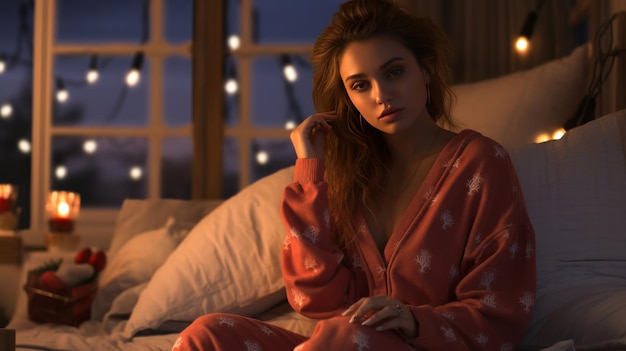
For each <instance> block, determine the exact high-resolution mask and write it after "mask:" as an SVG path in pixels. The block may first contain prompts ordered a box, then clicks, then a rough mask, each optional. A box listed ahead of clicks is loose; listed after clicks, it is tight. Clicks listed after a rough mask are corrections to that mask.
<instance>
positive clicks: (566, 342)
mask: <svg viewBox="0 0 626 351" xmlns="http://www.w3.org/2000/svg"><path fill="white" fill-rule="evenodd" d="M588 51H589V48H588V47H587V46H581V47H579V48H577V49H576V50H574V51H573V52H572V53H571V54H570V55H568V56H567V57H563V58H561V59H558V60H554V61H551V62H548V63H545V64H543V65H541V66H538V67H535V68H533V69H530V70H527V71H523V72H517V73H514V74H511V75H507V76H504V77H499V78H496V79H491V80H487V81H482V82H477V83H471V84H464V85H457V86H455V92H456V94H457V96H458V101H457V105H456V106H455V108H454V111H453V113H454V117H455V118H456V120H457V122H458V126H457V128H473V129H476V130H478V131H480V132H482V133H483V134H485V135H487V136H489V137H491V138H493V139H495V140H497V141H499V142H500V143H502V144H503V145H504V146H505V147H506V148H507V149H508V150H509V152H510V154H511V157H512V159H513V161H514V164H515V166H516V168H517V170H518V174H519V177H520V181H521V184H522V188H523V189H522V190H523V192H524V195H525V197H526V201H527V205H528V209H529V214H530V216H531V220H532V222H533V225H534V226H535V230H536V238H537V262H538V276H537V281H538V293H537V297H536V300H535V312H534V315H533V319H532V322H531V325H530V326H529V329H528V331H527V333H526V336H525V338H524V340H523V342H522V345H521V346H520V350H542V349H543V350H606V349H612V350H622V349H623V350H626V322H625V321H626V250H624V248H626V232H625V229H624V228H626V216H625V214H626V158H625V155H626V142H625V140H626V139H625V136H626V110H622V111H617V112H614V113H611V114H609V115H606V116H602V117H599V118H597V119H596V120H594V121H592V122H589V123H587V124H585V125H583V126H580V127H577V128H574V129H572V130H570V131H569V132H568V133H567V134H566V135H565V136H564V137H563V138H561V139H560V140H553V141H548V142H543V143H539V144H537V143H535V138H536V136H537V135H539V134H545V133H552V132H553V131H554V130H556V129H557V128H559V127H560V126H562V125H563V123H564V121H565V120H566V119H568V118H569V117H570V116H571V115H572V114H573V113H574V112H575V110H576V107H577V105H578V102H579V101H580V99H581V98H582V96H583V95H584V93H585V89H586V82H587V76H588V69H589V52H588ZM292 174H293V168H292V167H287V168H285V169H281V170H279V171H277V172H276V173H274V174H271V175H269V176H267V177H265V178H263V179H261V180H259V181H257V182H255V183H253V184H251V185H250V186H248V187H247V188H245V189H243V190H241V191H240V192H239V193H238V194H236V195H235V196H233V197H231V198H229V199H227V200H224V201H221V200H207V201H182V200H169V199H159V200H126V201H125V202H124V204H123V206H122V208H121V211H120V214H119V216H118V219H117V224H116V227H115V230H114V232H113V233H112V237H111V242H110V246H109V249H108V254H109V264H108V266H107V268H106V269H105V270H104V271H103V272H102V275H101V276H100V279H99V282H98V292H97V295H96V298H95V300H94V303H93V305H92V310H91V312H92V313H91V320H89V321H86V322H84V323H83V324H81V325H80V326H79V327H71V326H65V325H58V324H37V323H34V322H31V321H29V320H28V316H27V308H26V304H27V301H26V295H25V294H24V293H20V296H19V299H18V306H16V312H15V314H14V316H13V318H12V320H11V322H10V324H9V325H8V326H7V328H9V329H15V330H16V331H17V332H16V341H17V344H18V348H17V350H29V349H32V348H29V347H23V346H25V345H35V346H37V345H39V346H42V347H44V348H43V349H46V348H47V349H50V350H87V349H90V350H169V349H171V347H172V345H173V343H174V341H175V339H176V337H177V332H178V331H179V330H181V329H182V328H184V327H185V326H186V325H188V323H189V322H190V321H192V320H193V319H194V318H196V317H198V316H200V315H202V314H204V313H207V312H211V311H224V312H230V313H239V314H244V315H248V316H254V317H257V318H260V319H262V320H266V321H269V322H271V323H274V324H277V325H280V326H283V327H286V328H289V329H291V330H294V331H296V332H300V333H303V334H308V333H310V332H311V331H312V329H313V327H314V326H315V321H314V320H310V319H307V318H305V317H302V316H300V315H299V314H297V313H295V312H293V310H291V308H290V307H289V305H288V304H287V303H286V299H285V292H284V285H283V283H282V277H281V272H280V262H279V259H280V255H279V252H280V250H281V247H282V245H283V237H284V227H283V225H282V223H281V221H280V218H279V213H278V207H279V203H280V198H281V196H282V190H283V188H284V186H285V185H286V184H287V183H288V182H290V181H291V178H292ZM29 264H31V265H32V264H34V262H30V263H28V262H27V264H25V265H24V269H23V270H24V271H26V270H27V268H28V267H29ZM20 345H22V347H20ZM242 347H243V346H242Z"/></svg>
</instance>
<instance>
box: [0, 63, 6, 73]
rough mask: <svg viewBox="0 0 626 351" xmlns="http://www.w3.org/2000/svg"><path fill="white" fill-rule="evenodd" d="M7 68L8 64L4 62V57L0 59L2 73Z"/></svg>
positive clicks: (0, 71)
mask: <svg viewBox="0 0 626 351" xmlns="http://www.w3.org/2000/svg"><path fill="white" fill-rule="evenodd" d="M6 69H7V64H6V63H5V62H4V60H3V59H0V74H2V73H4V71H6Z"/></svg>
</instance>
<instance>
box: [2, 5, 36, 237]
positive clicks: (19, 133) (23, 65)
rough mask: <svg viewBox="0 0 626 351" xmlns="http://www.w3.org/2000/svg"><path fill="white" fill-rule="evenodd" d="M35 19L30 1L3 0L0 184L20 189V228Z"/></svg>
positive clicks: (26, 213)
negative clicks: (12, 185)
mask: <svg viewBox="0 0 626 351" xmlns="http://www.w3.org/2000/svg"><path fill="white" fill-rule="evenodd" d="M21 6H24V8H23V9H24V10H25V11H23V12H21V11H20V7H21ZM22 15H23V16H22ZM32 19H33V8H32V6H31V5H30V3H29V2H25V1H15V0H0V33H2V35H0V183H10V184H15V185H17V187H18V198H17V206H18V207H20V208H21V214H20V216H19V223H18V229H25V228H28V227H29V225H30V185H31V131H32V115H33V113H32V80H33V76H32V72H33V71H32V52H31V46H30V45H31V44H30V43H31V42H32V40H33V38H32V34H30V33H32V22H33V20H32ZM24 28H25V29H27V30H26V31H23V30H22V29H24Z"/></svg>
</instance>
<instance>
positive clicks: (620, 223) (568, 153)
mask: <svg viewBox="0 0 626 351" xmlns="http://www.w3.org/2000/svg"><path fill="white" fill-rule="evenodd" d="M625 150H626V110H622V111H619V112H615V113H612V114H609V115H607V116H604V117H601V118H599V119H596V120H594V121H592V122H589V123H587V124H585V125H583V126H580V127H577V128H574V129H572V130H570V131H569V132H568V133H567V134H565V136H563V138H562V139H560V140H556V141H550V142H546V143H542V144H530V145H526V146H523V147H520V148H514V149H512V150H511V152H510V154H511V158H512V160H513V162H514V164H515V166H516V169H517V172H518V177H519V180H520V183H521V186H522V190H523V193H524V196H525V199H526V206H527V209H528V214H529V216H530V219H531V221H532V224H533V227H534V229H535V240H536V250H537V251H536V257H537V300H536V304H535V311H534V313H533V318H532V321H531V326H530V328H529V332H528V334H527V337H526V342H537V339H536V338H535V335H536V333H538V332H539V331H540V330H541V328H542V327H543V323H544V322H545V321H546V320H550V319H552V318H554V313H556V312H555V311H557V310H559V309H561V308H566V307H565V306H568V305H569V306H575V303H573V301H575V300H577V299H579V298H581V294H582V293H584V292H587V290H588V289H589V288H595V287H598V286H605V287H606V286H609V287H621V288H622V289H623V288H626V250H625V249H624V248H626V232H625V231H624V228H626V151H625ZM622 291H623V290H622ZM622 294H623V292H622ZM593 299H594V297H593V296H591V295H590V296H589V297H587V301H592V300H593ZM622 303H626V299H624V298H622ZM623 307H624V306H622V308H623ZM573 308H575V307H573ZM587 311H588V313H590V315H589V317H592V315H591V314H593V313H598V312H601V313H604V312H602V311H601V310H595V311H594V310H593V309H588V310H587ZM559 313H560V314H561V316H562V317H561V318H564V319H563V320H562V321H561V322H562V323H563V327H566V326H572V325H576V323H578V322H576V321H578V320H566V319H567V318H568V317H563V316H566V313H564V312H563V310H561V312H559ZM589 319H592V318H589ZM579 320H580V322H581V323H586V322H585V321H584V320H585V318H582V319H579ZM554 323H556V322H553V325H554ZM568 323H569V324H568ZM572 331H573V329H572ZM564 333H565V332H564ZM547 334H549V333H547ZM542 335H543V336H542V339H541V342H542V343H543V345H544V346H545V345H550V344H551V343H554V342H556V341H559V340H560V339H559V337H561V336H562V335H564V334H563V333H561V334H559V335H555V338H554V339H552V340H551V339H549V338H548V337H547V336H546V333H544V334H542ZM574 336H576V335H575V334H572V333H570V337H572V338H573V337H574ZM614 337H615V338H619V337H620V335H614ZM588 338H589V339H588V340H591V339H593V338H592V337H591V336H588ZM599 339H601V337H600V336H598V338H596V339H594V340H599ZM576 346H578V345H576Z"/></svg>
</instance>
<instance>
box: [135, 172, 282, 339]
mask: <svg viewBox="0 0 626 351" xmlns="http://www.w3.org/2000/svg"><path fill="white" fill-rule="evenodd" d="M291 181H293V167H288V168H285V169H282V170H280V171H277V172H275V173H274V174H271V175H269V176H267V177H265V178H263V179H260V180H258V181H257V182H255V183H253V184H251V185H249V186H248V187H246V188H244V189H242V190H241V191H240V192H239V193H238V194H236V195H235V196H233V197H232V198H230V199H228V200H226V201H224V203H223V204H222V205H221V206H219V207H218V208H216V209H215V210H214V211H213V212H211V213H210V214H209V215H208V216H206V217H205V218H204V219H202V221H200V223H198V225H196V226H195V227H194V228H193V229H192V231H191V232H190V233H189V234H188V236H187V237H186V238H185V239H184V240H183V242H181V243H180V245H179V246H178V247H177V248H176V250H175V251H174V252H173V253H172V254H171V255H170V256H169V257H168V259H167V261H166V262H165V263H164V264H163V265H162V266H161V267H160V268H159V269H158V270H157V272H156V273H155V274H154V276H153V277H152V279H151V280H150V282H149V283H148V286H147V287H146V288H145V289H144V290H143V292H142V293H141V295H140V296H139V301H137V304H136V305H135V308H134V309H133V312H132V314H131V316H130V319H129V320H128V323H127V324H126V327H125V329H124V336H125V337H126V338H131V337H132V336H133V335H135V334H136V333H137V332H139V331H142V330H146V329H159V327H160V326H162V325H163V324H164V323H165V322H168V321H178V322H180V321H183V322H191V321H193V320H194V319H196V318H197V317H199V316H201V315H203V314H206V313H209V312H229V313H238V314H242V315H248V316H252V315H256V314H258V313H260V312H262V311H265V310H267V309H268V308H270V307H271V306H273V305H275V304H277V303H278V302H280V301H283V300H284V299H285V292H284V283H283V278H282V272H281V264H280V252H281V248H282V243H283V239H284V237H285V227H284V225H283V223H282V220H281V218H280V213H279V207H280V201H281V199H282V195H283V191H284V188H285V186H286V185H287V184H289V183H290V182H291Z"/></svg>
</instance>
